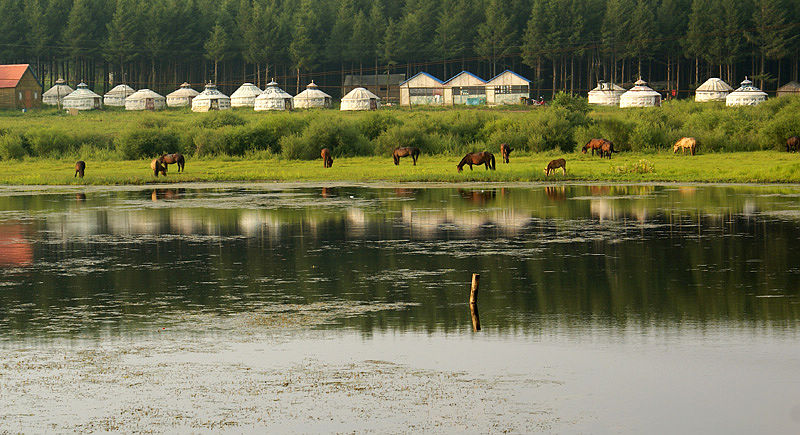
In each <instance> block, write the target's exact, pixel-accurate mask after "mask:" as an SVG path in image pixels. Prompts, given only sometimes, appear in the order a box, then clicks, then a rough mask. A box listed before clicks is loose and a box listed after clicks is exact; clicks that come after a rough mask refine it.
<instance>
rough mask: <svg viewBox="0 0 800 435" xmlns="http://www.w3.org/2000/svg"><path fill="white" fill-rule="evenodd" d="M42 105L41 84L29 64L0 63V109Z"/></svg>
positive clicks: (27, 107)
mask: <svg viewBox="0 0 800 435" xmlns="http://www.w3.org/2000/svg"><path fill="white" fill-rule="evenodd" d="M41 105H42V85H41V84H39V80H38V79H37V78H36V75H34V74H33V70H32V69H31V66H30V65H29V64H27V63H25V64H19V65H0V109H30V108H32V107H39V106H41Z"/></svg>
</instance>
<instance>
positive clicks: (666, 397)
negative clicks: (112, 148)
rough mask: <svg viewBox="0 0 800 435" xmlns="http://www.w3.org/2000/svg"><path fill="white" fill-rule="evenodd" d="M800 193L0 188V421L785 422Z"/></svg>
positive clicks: (689, 425) (527, 425)
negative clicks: (473, 285) (476, 281)
mask: <svg viewBox="0 0 800 435" xmlns="http://www.w3.org/2000/svg"><path fill="white" fill-rule="evenodd" d="M799 200H800V187H798V186H738V185H651V184H646V185H600V186H591V185H583V184H574V185H573V184H567V185H563V184H557V185H540V184H507V185H496V184H465V185H460V186H453V185H447V184H442V185H439V184H425V185H413V184H407V185H406V184H401V185H398V184H363V185H361V184H358V185H348V184H328V185H324V186H322V185H312V184H256V185H243V184H193V185H171V186H155V187H154V186H148V187H63V188H52V187H48V188H37V187H0V349H1V350H2V352H1V353H0V431H3V430H8V431H11V432H16V431H25V432H31V431H33V432H41V431H56V432H63V431H74V430H78V431H109V430H111V431H125V432H131V431H143V430H147V431H150V430H154V431H158V432H163V431H192V432H205V431H214V432H217V431H230V432H241V431H251V430H264V429H266V430H270V431H273V432H274V431H278V432H287V431H288V432H341V431H348V432H352V431H358V432H365V431H366V432H381V433H383V432H411V431H413V432H417V431H425V432H445V433H450V432H502V431H516V432H551V433H642V432H657V433H686V432H688V433H709V432H715V433H717V432H721V433H754V432H763V433H796V432H797V431H798V429H799V428H800V394H799V393H798V391H800V201H799ZM472 273H479V274H480V276H481V278H480V279H481V281H480V290H479V303H478V308H479V319H480V326H481V330H480V331H474V329H473V321H472V315H471V314H472V313H471V312H470V308H469V304H468V299H469V282H470V279H471V275H472Z"/></svg>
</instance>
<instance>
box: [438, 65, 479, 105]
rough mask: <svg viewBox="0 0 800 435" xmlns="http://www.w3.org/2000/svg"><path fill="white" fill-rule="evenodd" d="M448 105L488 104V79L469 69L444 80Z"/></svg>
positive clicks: (445, 99) (445, 97) (445, 98)
mask: <svg viewBox="0 0 800 435" xmlns="http://www.w3.org/2000/svg"><path fill="white" fill-rule="evenodd" d="M444 101H445V104H447V105H457V104H459V105H461V104H465V105H468V106H481V105H485V104H486V81H485V80H483V79H482V78H480V77H478V76H476V75H475V74H472V73H471V72H468V71H461V72H460V73H458V74H456V75H455V76H453V77H452V78H451V79H450V80H448V81H446V82H444Z"/></svg>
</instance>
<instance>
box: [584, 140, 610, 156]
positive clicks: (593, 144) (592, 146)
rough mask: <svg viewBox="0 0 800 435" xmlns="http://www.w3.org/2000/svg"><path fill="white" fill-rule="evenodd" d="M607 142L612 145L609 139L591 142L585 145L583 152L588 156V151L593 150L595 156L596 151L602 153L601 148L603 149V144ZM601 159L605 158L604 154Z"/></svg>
mask: <svg viewBox="0 0 800 435" xmlns="http://www.w3.org/2000/svg"><path fill="white" fill-rule="evenodd" d="M606 142H608V143H611V141H610V140H608V139H592V140H590V141H589V143H587V144H586V145H584V146H583V148H582V149H581V150H582V151H583V153H584V154H586V151H588V150H592V155H594V152H595V151H597V152H598V153H601V151H600V148H602V147H603V144H604V143H606ZM600 157H603V154H602V153H601V154H600Z"/></svg>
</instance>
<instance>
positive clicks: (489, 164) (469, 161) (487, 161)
mask: <svg viewBox="0 0 800 435" xmlns="http://www.w3.org/2000/svg"><path fill="white" fill-rule="evenodd" d="M464 165H469V170H470V171H471V170H472V165H485V166H486V170H487V171H488V170H489V169H491V170H493V171H494V170H495V164H494V154H492V153H490V152H488V151H483V152H480V153H469V154H467V155H466V156H464V158H463V159H461V162H460V163H459V164H458V165H457V166H456V168H458V172H461V171H463V170H464Z"/></svg>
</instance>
